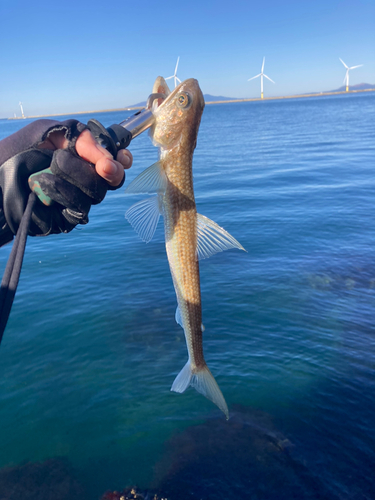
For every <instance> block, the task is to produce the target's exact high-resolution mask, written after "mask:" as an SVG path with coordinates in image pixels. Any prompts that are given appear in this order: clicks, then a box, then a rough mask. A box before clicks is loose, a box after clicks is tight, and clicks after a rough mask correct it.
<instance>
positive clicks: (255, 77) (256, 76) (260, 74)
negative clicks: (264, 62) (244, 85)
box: [247, 73, 262, 82]
mask: <svg viewBox="0 0 375 500" xmlns="http://www.w3.org/2000/svg"><path fill="white" fill-rule="evenodd" d="M261 74H262V73H259V75H257V76H253V77H252V78H249V79H248V80H247V81H248V82H249V81H250V80H254V78H258V76H260V75H261Z"/></svg>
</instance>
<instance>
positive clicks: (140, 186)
mask: <svg viewBox="0 0 375 500" xmlns="http://www.w3.org/2000/svg"><path fill="white" fill-rule="evenodd" d="M166 187H167V176H166V175H165V172H164V169H163V167H162V166H161V163H160V162H159V161H157V162H156V163H154V164H153V165H151V167H148V168H146V170H144V171H143V172H142V173H140V174H139V175H138V177H136V178H135V179H134V180H133V181H132V182H131V183H130V184H129V186H128V187H127V188H126V189H125V194H140V193H158V194H164V193H165V190H166Z"/></svg>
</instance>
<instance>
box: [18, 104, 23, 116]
mask: <svg viewBox="0 0 375 500" xmlns="http://www.w3.org/2000/svg"><path fill="white" fill-rule="evenodd" d="M18 104H19V105H20V108H21V115H22V118H25V115H24V114H23V107H22V102H21V101H20V102H19V103H18Z"/></svg>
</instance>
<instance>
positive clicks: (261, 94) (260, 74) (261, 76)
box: [247, 57, 275, 99]
mask: <svg viewBox="0 0 375 500" xmlns="http://www.w3.org/2000/svg"><path fill="white" fill-rule="evenodd" d="M265 60H266V58H265V57H263V64H262V69H261V70H260V73H259V75H256V76H253V77H252V78H249V79H248V80H247V81H248V82H249V81H250V80H254V78H258V76H260V98H261V99H263V77H264V76H265V77H266V78H267V80H269V81H270V82H272V83H275V82H274V81H273V80H271V78H270V77H269V76H267V75H265V74H264V73H263V70H264V61H265Z"/></svg>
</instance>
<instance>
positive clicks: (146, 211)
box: [125, 195, 161, 243]
mask: <svg viewBox="0 0 375 500" xmlns="http://www.w3.org/2000/svg"><path fill="white" fill-rule="evenodd" d="M160 214H161V196H159V195H158V196H152V197H151V198H147V199H146V200H142V201H139V202H138V203H135V204H134V205H132V206H131V207H130V208H129V210H127V212H126V213H125V217H126V218H127V219H128V221H129V222H130V224H131V225H132V226H133V229H134V230H135V231H136V233H138V235H139V236H140V238H141V239H142V240H143V241H145V242H146V243H148V242H149V241H151V240H152V237H153V236H154V233H155V229H156V226H157V225H158V222H159V217H160Z"/></svg>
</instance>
